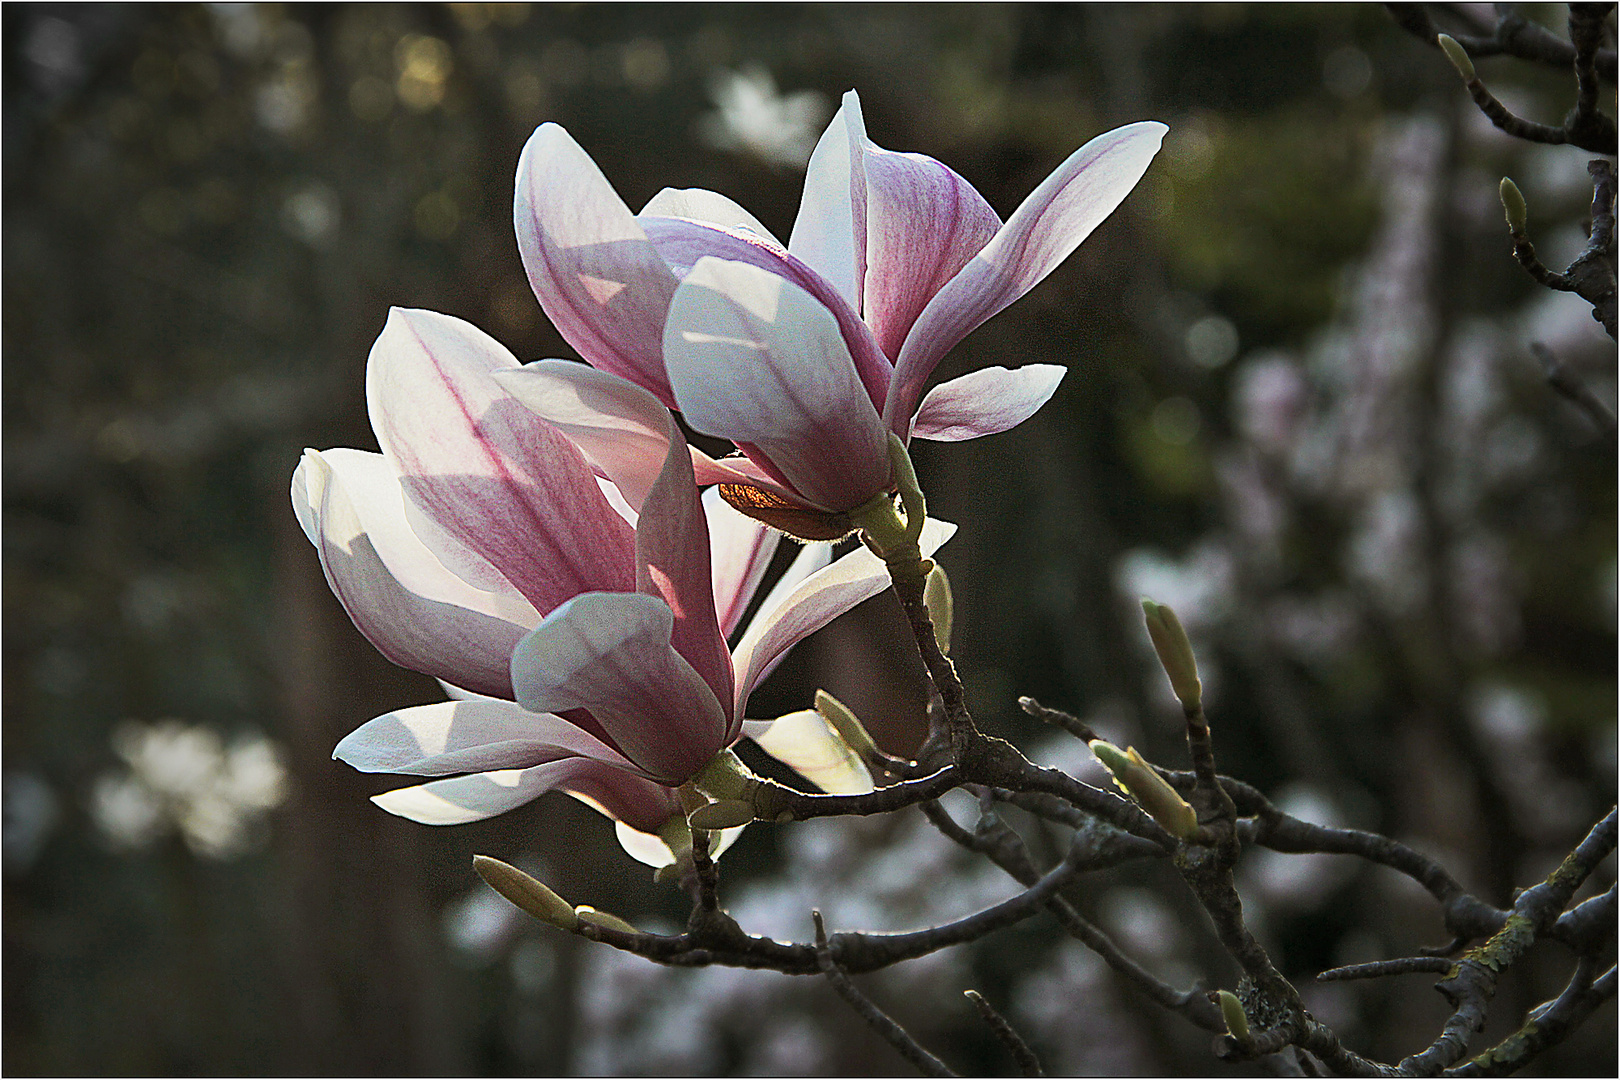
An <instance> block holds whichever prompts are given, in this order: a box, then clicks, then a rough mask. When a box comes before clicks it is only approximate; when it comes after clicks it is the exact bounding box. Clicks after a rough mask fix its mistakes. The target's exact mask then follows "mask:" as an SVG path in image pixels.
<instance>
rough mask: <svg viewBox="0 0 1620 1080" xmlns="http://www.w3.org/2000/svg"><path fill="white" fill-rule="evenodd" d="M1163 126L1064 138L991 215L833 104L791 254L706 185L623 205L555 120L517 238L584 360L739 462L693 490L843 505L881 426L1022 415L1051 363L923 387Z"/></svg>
mask: <svg viewBox="0 0 1620 1080" xmlns="http://www.w3.org/2000/svg"><path fill="white" fill-rule="evenodd" d="M1165 130H1166V129H1165V127H1164V125H1162V124H1158V123H1153V122H1145V123H1138V124H1131V125H1128V126H1126V127H1122V128H1118V129H1116V130H1114V131H1110V132H1108V133H1106V134H1104V135H1100V136H1098V137H1097V138H1095V139H1093V140H1092V141H1091V142H1089V143H1087V144H1086V145H1085V146H1083V147H1081V148H1080V149H1079V150H1077V151H1075V153H1074V154H1073V155H1071V156H1070V157H1069V158H1068V160H1066V161H1065V162H1064V163H1063V164H1062V165H1060V166H1059V167H1058V168H1057V169H1056V170H1055V171H1054V172H1053V173H1052V175H1051V176H1049V177H1047V179H1046V180H1045V181H1043V182H1042V183H1041V185H1040V186H1039V187H1037V188H1036V190H1035V191H1034V192H1033V193H1032V194H1031V195H1030V196H1029V197H1028V198H1027V199H1026V200H1025V201H1024V203H1023V205H1021V206H1020V207H1019V208H1018V210H1017V211H1016V212H1015V213H1014V214H1013V215H1012V217H1011V218H1009V219H1008V220H1007V221H1006V222H1005V223H1003V222H1002V221H1001V220H1000V218H999V217H997V216H996V214H995V212H994V211H993V210H992V209H991V208H990V206H989V205H988V204H987V203H986V202H985V201H984V199H983V198H982V197H981V196H980V195H979V194H978V192H977V191H975V190H974V189H973V187H972V186H971V185H970V184H968V183H967V182H966V181H965V180H963V179H962V178H961V177H960V176H958V175H957V174H956V173H954V172H952V171H951V170H950V169H948V168H947V167H945V166H944V165H942V164H940V163H939V162H937V161H935V160H933V159H932V158H928V157H924V156H922V155H918V154H900V153H894V152H892V151H888V150H884V149H882V148H880V147H878V146H877V145H876V144H874V143H872V142H871V140H869V139H868V138H867V137H866V133H865V127H864V123H863V121H862V118H861V112H860V102H859V99H858V98H857V97H856V95H855V94H854V92H853V91H852V92H850V93H849V94H846V95H845V98H844V103H843V107H842V108H841V109H840V110H839V112H838V114H837V115H836V116H835V117H834V118H833V121H832V123H831V124H830V125H829V127H828V128H827V131H826V132H825V133H824V134H823V135H822V137H821V141H820V143H819V144H818V145H817V148H816V151H815V153H814V155H813V156H812V158H811V161H810V166H809V173H808V175H807V177H806V180H805V191H804V197H803V201H802V202H801V205H800V209H799V216H798V220H797V221H796V223H795V225H794V229H793V235H792V238H791V241H790V242H789V244H788V245H787V246H786V247H784V246H783V245H781V244H780V243H779V242H777V241H776V240H775V239H774V238H773V237H772V236H771V235H770V234H769V232H768V231H767V230H766V229H765V228H764V226H762V225H760V224H759V222H758V221H756V220H755V219H754V218H753V217H752V216H750V215H749V214H748V213H747V212H746V211H745V210H743V209H742V208H741V207H739V206H737V205H736V204H735V203H732V202H731V201H730V200H728V199H726V198H724V197H723V196H720V195H716V194H714V193H713V192H706V191H697V190H689V191H672V190H667V189H666V190H665V191H664V192H661V193H660V194H659V195H658V196H656V197H655V198H654V199H653V200H652V201H651V202H649V203H648V204H647V206H646V207H645V208H644V209H643V211H642V213H641V215H640V216H632V215H631V213H630V211H629V209H628V208H627V207H626V206H625V205H624V203H623V202H622V201H621V200H620V199H619V197H618V196H617V195H616V194H615V193H614V191H613V189H612V187H611V186H610V185H609V184H608V182H607V180H606V179H605V178H604V177H603V176H602V174H601V172H600V170H598V169H597V167H596V165H595V163H594V162H592V161H591V160H590V158H589V157H588V156H587V155H586V154H585V152H584V151H583V150H581V149H580V147H579V146H578V145H577V144H576V143H575V142H574V141H573V139H572V138H570V137H569V135H568V133H567V132H565V131H564V130H563V129H562V128H560V127H558V126H556V125H554V124H547V125H543V126H542V127H541V128H539V129H538V130H537V131H536V132H535V134H534V136H533V137H532V138H531V139H530V140H529V144H528V146H527V147H526V148H525V149H524V152H523V156H522V159H521V160H520V161H519V164H518V181H517V196H516V207H515V211H516V212H515V219H516V227H517V234H518V245H519V248H520V250H521V251H522V253H523V259H524V265H525V267H526V268H527V270H528V274H529V280H530V283H531V284H532V285H533V287H534V291H535V295H536V296H537V297H538V298H539V301H540V304H541V306H542V307H543V308H544V309H545V311H546V313H547V314H548V315H549V316H550V317H551V319H552V321H553V322H554V323H555V324H556V325H557V327H558V329H559V330H560V331H561V332H562V334H563V336H564V337H565V338H566V339H567V340H568V341H569V343H570V344H572V345H573V346H574V347H575V348H576V349H578V350H579V352H580V355H581V356H583V357H584V358H585V359H586V360H587V361H589V362H590V363H591V364H593V365H595V366H596V367H598V368H601V369H603V370H606V371H611V372H613V373H615V374H618V375H621V376H623V377H625V378H627V379H629V380H630V381H632V382H634V383H636V384H637V385H638V386H641V387H643V388H645V389H647V390H648V391H650V392H651V393H652V394H654V395H655V396H656V397H657V398H658V399H659V400H660V401H662V402H663V403H664V404H665V405H668V406H670V407H672V408H676V409H678V410H679V411H681V412H682V413H683V415H684V416H685V418H686V420H687V421H688V422H689V423H690V424H691V425H692V426H693V427H694V428H696V429H697V430H699V431H702V432H704V433H707V434H711V435H717V436H721V437H724V438H728V439H730V440H732V441H733V442H734V443H735V444H736V445H737V446H738V448H739V449H740V450H741V451H742V453H743V454H744V455H745V457H743V458H740V459H739V458H728V459H726V460H725V461H723V462H710V461H708V460H707V459H701V458H700V459H699V460H698V461H697V467H698V478H699V482H708V481H711V480H713V481H720V482H724V483H729V484H734V485H743V486H748V487H753V488H756V489H759V490H761V491H763V492H767V493H769V495H768V497H769V498H770V499H771V500H773V501H777V502H780V503H782V504H785V505H789V506H797V507H805V508H810V509H812V510H817V511H831V512H841V511H846V510H851V509H854V508H856V507H858V506H860V505H862V504H864V503H865V502H867V501H868V500H870V499H871V498H872V497H874V496H875V495H878V494H880V493H882V492H884V491H888V490H890V489H891V487H892V485H893V482H894V477H893V476H892V472H891V464H890V457H889V454H888V445H887V444H888V435H889V433H890V432H893V433H894V434H896V435H898V436H899V437H900V438H901V439H904V440H909V439H910V438H911V437H912V436H918V437H921V438H929V439H940V440H946V441H954V440H960V439H969V438H974V437H977V436H979V435H987V434H992V433H995V432H998V431H1004V430H1006V429H1008V428H1010V427H1013V426H1015V425H1017V424H1019V423H1021V422H1022V421H1023V420H1025V419H1026V418H1028V417H1029V416H1030V415H1031V414H1033V413H1034V412H1035V410H1037V409H1038V408H1039V407H1040V406H1041V405H1042V404H1044V403H1045V401H1046V400H1047V399H1048V398H1049V397H1050V396H1051V394H1052V392H1053V391H1054V390H1055V389H1056V387H1057V383H1058V381H1059V379H1060V378H1061V377H1062V374H1063V369H1062V368H1060V367H1057V366H1055V365H1050V364H1031V365H1027V366H1025V367H1021V368H1017V369H1013V370H1008V369H1006V368H1001V367H993V368H984V369H981V370H979V371H975V372H972V373H970V374H968V375H965V376H963V377H961V378H958V379H955V380H952V381H950V382H947V383H944V384H942V385H940V386H937V387H935V388H934V389H933V391H932V392H930V393H929V394H927V396H926V397H925V396H924V395H923V390H924V387H925V386H926V384H927V381H928V378H929V376H930V375H931V374H932V372H933V370H934V368H935V366H936V365H937V364H938V363H939V360H940V359H941V358H942V357H943V356H944V355H945V353H946V352H947V351H948V350H949V349H950V348H951V347H952V346H954V345H955V344H956V343H957V342H958V341H960V340H961V339H962V338H963V337H965V336H966V335H967V334H968V333H969V332H970V331H972V330H973V329H974V328H975V327H977V326H978V325H979V324H980V323H982V322H983V321H984V320H985V319H987V318H989V317H990V316H991V315H993V314H995V313H996V312H998V311H1000V310H1001V309H1002V308H1004V307H1006V306H1007V305H1008V304H1010V303H1011V302H1012V301H1014V300H1016V299H1017V298H1018V297H1019V296H1022V295H1023V294H1024V293H1025V292H1027V291H1028V290H1029V289H1031V288H1032V287H1034V285H1035V284H1036V283H1037V282H1039V281H1040V280H1041V279H1042V278H1044V277H1045V276H1046V275H1047V274H1048V273H1049V272H1050V271H1051V270H1052V269H1053V268H1054V267H1056V266H1057V265H1058V264H1059V263H1060V262H1062V261H1063V260H1064V259H1065V258H1066V257H1067V256H1068V255H1069V253H1070V252H1071V251H1073V250H1074V248H1075V247H1076V246H1077V245H1078V244H1079V243H1080V242H1081V241H1082V240H1084V239H1085V237H1086V236H1088V235H1089V234H1090V233H1091V231H1092V230H1093V229H1094V228H1096V226H1097V225H1098V224H1100V223H1101V222H1102V220H1103V219H1104V218H1106V217H1107V216H1108V215H1109V214H1110V213H1112V212H1113V210H1114V208H1115V207H1116V206H1118V205H1119V203H1120V202H1121V200H1123V199H1124V197H1125V196H1126V195H1127V194H1129V192H1130V191H1131V189H1132V188H1133V187H1134V186H1135V184H1136V182H1137V181H1138V180H1139V179H1140V178H1141V176H1142V174H1143V172H1144V171H1145V170H1146V169H1147V166H1148V164H1149V162H1150V161H1151V160H1152V158H1153V155H1154V154H1155V153H1156V152H1157V151H1158V148H1159V144H1160V142H1161V140H1162V138H1163V135H1164V132H1165Z"/></svg>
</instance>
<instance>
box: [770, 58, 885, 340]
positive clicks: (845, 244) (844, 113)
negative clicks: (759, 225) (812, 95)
mask: <svg viewBox="0 0 1620 1080" xmlns="http://www.w3.org/2000/svg"><path fill="white" fill-rule="evenodd" d="M866 147H867V139H866V121H865V119H864V118H863V117H862V116H861V99H860V97H859V96H858V95H857V94H856V93H855V91H853V90H851V91H849V92H848V93H846V94H845V95H844V100H843V103H842V104H841V105H840V106H839V108H838V112H837V113H836V114H835V115H834V116H833V118H832V122H831V123H829V124H828V125H827V130H826V131H824V132H822V134H821V139H820V140H819V141H818V142H817V143H816V149H815V151H814V152H813V153H812V154H811V155H810V165H809V167H808V168H807V169H806V171H805V176H804V194H803V196H801V198H800V200H799V216H798V217H797V218H796V219H795V220H794V222H793V235H792V236H790V237H789V238H788V250H789V251H791V252H792V253H793V254H794V255H796V256H798V257H799V258H800V259H802V260H803V261H804V262H805V263H806V264H807V265H808V266H810V267H812V268H814V269H815V271H816V272H817V273H819V274H820V275H821V276H822V277H824V278H826V279H827V280H828V281H830V282H832V284H833V286H834V288H836V289H837V290H838V292H839V294H840V295H841V296H843V298H844V299H845V300H846V301H848V302H849V306H850V307H852V308H854V309H855V310H856V311H861V310H863V305H862V299H863V298H862V295H861V293H862V289H863V288H864V287H865V282H866V233H867V227H866Z"/></svg>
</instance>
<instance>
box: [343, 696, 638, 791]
mask: <svg viewBox="0 0 1620 1080" xmlns="http://www.w3.org/2000/svg"><path fill="white" fill-rule="evenodd" d="M332 756H333V757H334V758H336V759H337V760H339V761H342V762H345V763H346V764H348V765H350V766H352V767H353V768H355V769H358V770H359V771H360V772H394V773H404V774H406V775H410V776H449V775H452V774H455V773H469V772H486V771H490V770H495V769H521V768H528V767H529V766H531V765H540V764H544V763H545V762H547V761H557V760H560V759H562V758H565V757H588V758H591V759H593V760H596V761H601V762H602V763H604V764H607V765H613V766H616V767H618V768H620V769H626V770H630V771H632V772H633V771H636V770H635V766H633V765H632V764H631V763H630V762H629V761H628V760H627V759H626V758H625V757H624V756H623V755H622V754H620V753H619V752H618V751H617V750H615V749H614V748H613V747H611V746H609V745H607V744H606V743H604V742H602V741H601V740H600V739H598V738H596V737H595V736H594V735H592V734H590V733H589V732H587V731H584V730H582V729H580V728H579V727H577V726H576V725H574V724H572V723H570V722H569V721H567V720H565V719H564V718H562V717H560V716H556V715H554V714H552V713H532V712H529V711H528V710H526V709H524V708H523V707H522V706H520V705H518V704H517V703H516V702H513V701H500V700H497V699H495V698H487V697H479V698H471V699H467V700H461V701H440V702H436V703H434V704H431V705H416V706H413V707H411V708H407V709H397V710H395V711H394V712H391V713H385V714H383V715H382V716H379V717H377V718H375V719H373V720H368V721H367V722H366V723H364V724H362V725H360V726H359V727H358V728H356V729H355V730H354V731H352V732H350V733H349V734H348V735H347V736H345V737H344V739H343V741H341V742H339V743H338V745H337V749H336V750H334V751H333V753H332Z"/></svg>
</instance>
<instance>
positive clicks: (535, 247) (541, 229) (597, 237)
mask: <svg viewBox="0 0 1620 1080" xmlns="http://www.w3.org/2000/svg"><path fill="white" fill-rule="evenodd" d="M513 219H514V221H515V223H516V226H517V239H518V250H519V251H520V252H521V253H522V256H523V267H524V269H525V270H527V271H528V274H529V284H530V285H531V286H533V288H534V295H535V297H536V298H537V299H538V300H539V301H540V307H541V308H542V309H544V311H545V313H546V316H547V317H548V318H550V319H551V321H552V324H553V325H555V326H556V327H557V330H558V332H559V333H561V334H562V336H563V338H564V340H566V341H567V342H568V343H569V344H570V345H572V346H573V347H574V348H576V349H578V350H579V354H580V356H582V357H584V358H585V359H586V360H587V361H589V362H590V363H591V364H592V365H594V366H596V367H599V368H601V369H602V370H604V371H611V372H613V373H614V374H615V375H620V376H622V377H624V378H626V379H629V380H630V381H631V382H633V383H635V384H636V385H638V386H642V387H645V388H646V389H648V390H650V391H652V392H653V393H654V394H655V395H657V396H658V399H659V400H660V401H662V402H664V404H666V405H672V404H674V398H673V397H672V396H671V395H670V392H669V382H668V380H667V379H666V378H665V377H664V371H663V365H662V364H661V363H660V362H659V343H660V342H661V340H662V339H663V330H664V315H665V313H666V312H667V311H668V309H669V300H670V297H671V296H673V295H674V293H675V275H673V274H671V273H670V271H669V267H668V266H666V265H665V264H664V260H663V259H661V258H659V256H658V253H657V252H656V251H654V250H653V248H652V245H651V244H649V243H648V242H647V236H646V234H645V233H644V232H642V230H641V226H640V225H637V224H636V220H635V218H634V217H633V216H632V215H631V213H630V208H629V207H627V206H625V205H624V201H623V200H622V199H620V198H619V196H618V194H617V193H616V192H614V190H613V186H612V185H611V184H609V183H608V181H607V178H606V177H604V176H603V175H602V170H601V169H599V168H597V167H596V162H594V161H592V160H591V158H590V155H589V154H587V153H585V151H584V150H582V149H581V148H580V146H579V144H578V143H576V142H575V141H574V139H573V137H572V136H570V135H569V134H568V132H566V131H564V130H563V129H562V128H561V127H559V126H557V125H556V124H541V125H540V127H538V128H536V129H535V132H534V134H533V135H532V136H530V138H529V142H528V144H527V145H526V146H524V148H523V154H522V156H521V157H520V158H519V159H518V171H517V190H516V195H515V198H514V206H513Z"/></svg>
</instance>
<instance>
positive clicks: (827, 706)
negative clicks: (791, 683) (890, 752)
mask: <svg viewBox="0 0 1620 1080" xmlns="http://www.w3.org/2000/svg"><path fill="white" fill-rule="evenodd" d="M816 712H817V713H819V714H820V715H821V718H822V719H823V720H825V721H827V724H828V726H830V727H831V728H832V729H833V730H834V731H836V732H837V733H838V737H839V738H840V739H843V740H844V745H845V746H848V747H849V748H850V749H851V750H853V751H854V752H855V756H856V757H858V758H860V759H861V760H862V761H865V760H866V759H867V758H869V757H871V756H872V755H873V754H876V753H877V743H875V742H873V741H872V736H871V735H869V734H867V731H866V726H865V725H864V724H862V723H861V718H860V717H858V716H856V715H855V713H854V711H853V710H851V709H850V707H849V706H848V705H845V704H844V703H843V702H842V701H839V700H838V699H837V698H835V697H833V696H832V695H831V694H829V693H827V691H825V690H817V691H816Z"/></svg>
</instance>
